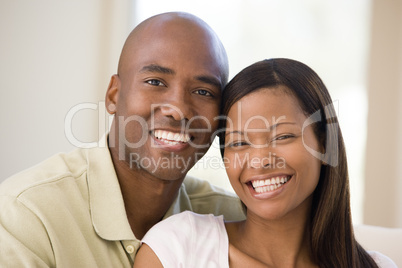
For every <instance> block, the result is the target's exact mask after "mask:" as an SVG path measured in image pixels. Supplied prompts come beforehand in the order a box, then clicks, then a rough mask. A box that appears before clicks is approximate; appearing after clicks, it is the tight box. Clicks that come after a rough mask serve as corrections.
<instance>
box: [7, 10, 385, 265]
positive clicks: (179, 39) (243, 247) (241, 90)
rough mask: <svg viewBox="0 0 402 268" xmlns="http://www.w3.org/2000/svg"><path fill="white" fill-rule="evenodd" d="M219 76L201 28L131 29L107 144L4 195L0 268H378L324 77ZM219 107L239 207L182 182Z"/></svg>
mask: <svg viewBox="0 0 402 268" xmlns="http://www.w3.org/2000/svg"><path fill="white" fill-rule="evenodd" d="M227 79H228V62H227V57H226V53H225V50H224V48H223V45H222V44H221V42H220V41H219V38H218V37H217V36H216V34H215V33H214V32H213V30H212V29H211V28H210V27H209V26H208V25H207V24H206V23H205V22H203V21H202V20H200V19H199V18H197V17H195V16H193V15H190V14H186V13H165V14H161V15H157V16H155V17H152V18H150V19H148V20H146V21H144V22H142V23H141V24H140V25H139V26H137V27H136V28H135V29H134V30H133V32H132V33H131V34H130V35H129V37H128V39H127V41H126V43H125V45H124V47H123V50H122V54H121V57H120V61H119V66H118V73H117V74H116V75H113V76H112V77H111V81H110V84H109V87H108V90H107V93H106V108H107V110H108V112H109V113H110V114H114V120H113V123H112V126H111V130H110V133H109V135H108V144H107V145H106V146H105V147H104V148H92V149H77V150H75V151H73V152H70V153H67V154H58V155H55V156H54V157H52V158H50V159H48V160H46V161H44V162H42V163H41V164H39V165H37V166H35V167H33V168H31V169H29V170H26V171H23V172H21V173H19V174H17V175H15V176H13V177H11V178H9V179H8V180H6V181H5V182H4V183H2V184H1V185H0V241H1V244H0V266H1V267H132V266H133V264H134V263H135V265H139V266H143V265H145V266H146V267H149V266H150V265H151V264H153V263H155V264H159V265H161V263H160V262H162V263H164V262H165V261H166V262H169V261H170V260H169V259H166V258H165V254H168V256H169V257H173V258H178V257H180V256H182V255H183V254H186V255H185V256H193V255H191V254H195V256H196V257H198V256H199V257H200V258H199V259H197V258H195V259H192V258H187V257H186V258H185V259H184V261H191V260H194V261H196V263H195V265H196V266H197V265H198V266H199V267H211V266H212V265H213V264H212V263H214V262H215V263H216V266H218V267H219V266H221V262H220V261H221V260H220V258H222V262H223V263H222V266H225V265H226V266H227V265H228V261H229V262H230V265H231V266H233V267H235V266H242V267H244V266H246V267H247V266H252V267H258V265H259V266H264V267H265V266H269V265H270V266H277V267H286V266H298V267H303V266H308V267H311V266H313V267H314V266H319V267H376V265H375V262H374V261H373V259H372V258H371V257H370V255H368V254H367V253H366V252H365V251H364V249H362V248H361V247H360V246H359V245H358V244H357V242H356V241H355V239H354V236H353V230H352V225H351V220H350V209H349V196H348V195H349V189H348V178H347V171H346V170H347V169H346V160H345V154H344V153H345V151H344V147H343V143H342V138H341V134H340V131H339V129H338V128H337V122H336V116H335V114H334V113H333V109H332V108H331V106H330V104H331V99H330V97H329V95H328V92H327V91H326V89H325V87H324V85H322V83H321V81H320V79H319V78H318V77H317V76H316V75H315V74H314V72H312V71H311V70H310V69H309V68H308V67H306V66H305V65H303V64H301V63H298V62H295V61H291V60H285V59H282V60H281V59H277V60H268V61H262V62H260V63H257V64H255V65H252V66H251V67H249V68H247V69H246V70H245V71H243V72H242V73H240V74H239V75H238V76H236V78H234V79H233V80H232V82H231V83H230V84H229V85H228V86H227V87H226V90H225V91H223V96H222V89H223V88H224V87H225V85H226V83H227ZM265 80H267V81H265ZM221 100H223V102H222V103H223V104H224V106H223V107H222V113H223V114H224V115H227V118H226V121H224V122H221V124H222V125H221V126H224V127H226V130H225V132H220V141H221V145H222V148H223V149H222V151H223V155H224V160H225V164H226V167H227V171H228V174H229V178H230V180H231V183H232V185H233V188H234V189H235V191H236V193H237V194H238V196H239V197H240V199H241V201H242V203H240V201H239V199H238V198H237V197H236V196H234V195H232V194H230V193H227V192H225V191H223V190H220V189H217V188H215V187H213V186H211V185H209V184H208V183H206V182H203V181H201V180H197V179H194V178H190V177H187V178H185V177H186V176H185V175H186V173H187V171H188V169H189V168H191V167H192V166H193V165H194V163H195V162H196V160H197V156H199V155H202V154H204V153H205V152H206V151H207V149H208V148H209V146H210V144H211V142H212V140H213V134H214V133H216V130H217V129H218V124H219V121H218V120H216V118H217V116H218V114H219V111H220V109H221V108H220V103H221ZM328 105H329V106H328ZM317 111H318V112H319V113H321V114H318V116H321V117H320V118H318V119H317V118H316V117H314V118H311V117H310V119H311V122H310V121H306V119H307V118H309V116H310V115H312V114H314V113H316V112H317ZM249 119H252V120H249ZM305 122H307V124H306V123H305ZM253 130H257V131H253ZM268 130H269V131H268ZM302 134H303V135H302ZM331 135H332V136H331ZM332 149H337V150H338V152H337V154H333V153H332V151H331V150H332ZM133 156H135V157H133ZM160 159H163V161H167V162H168V163H171V164H172V165H168V166H164V167H162V166H157V165H156V164H155V163H159V162H158V161H159V160H160ZM178 159H180V160H183V161H177V160H178ZM239 159H240V160H241V163H239V161H238V160H239ZM277 160H282V161H277ZM174 163H176V164H174ZM177 163H183V164H177ZM184 163H186V164H184ZM242 204H243V206H242ZM244 208H245V212H246V214H247V220H245V221H244V219H245V216H244V212H243V209H244ZM182 211H193V212H196V213H200V214H209V213H212V214H214V215H216V216H218V217H217V218H215V217H214V216H199V215H198V214H191V213H189V212H185V213H184V214H178V213H179V212H182ZM173 214H178V215H179V216H173V217H170V218H168V217H169V216H171V215H173ZM219 215H223V217H224V219H225V220H227V221H228V222H225V223H224V222H223V220H222V217H220V216H219ZM176 217H177V218H176ZM166 218H168V219H167V220H164V219H166ZM161 220H164V221H161ZM158 222H162V224H161V225H156V224H157V223H158ZM177 222H178V223H180V224H181V225H180V226H179V227H176V224H177ZM153 226H155V229H152V230H151V231H150V232H148V231H149V230H150V229H151V228H152V227H153ZM200 227H201V228H200ZM176 228H178V229H176ZM158 229H162V232H161V231H158ZM165 229H172V230H170V231H168V230H166V231H165ZM177 230H179V233H177ZM194 231H197V232H198V231H200V232H202V233H200V234H198V233H194ZM147 232H148V234H147V235H146V236H145V234H146V233H147ZM184 232H186V237H188V238H193V239H194V240H191V239H190V240H186V239H185V237H184ZM205 232H207V236H205V235H204V236H203V234H204V233H205ZM177 234H178V236H179V239H181V240H177V241H174V240H173V237H174V236H175V235H177ZM215 234H216V235H215ZM166 240H168V241H167V242H166ZM141 241H143V242H144V244H143V247H142V249H141V253H140V254H139V255H138V258H137V257H136V252H137V250H138V249H139V248H140V245H141ZM171 242H172V243H173V244H170V243H171ZM211 243H212V245H210V244H211ZM209 245H210V246H209ZM217 245H218V246H219V248H217V247H216V246H217ZM200 247H201V248H200ZM169 248H170V249H171V250H173V252H168V251H167V249H169ZM159 249H160V251H159ZM179 249H180V250H185V249H188V252H185V251H181V252H180V251H177V250H179ZM211 249H212V250H211ZM154 252H155V253H156V256H158V257H159V258H160V260H159V259H158V258H156V256H155V253H154ZM202 254H207V256H208V257H207V258H206V257H205V255H202ZM211 254H218V259H216V258H215V257H214V256H213V255H211ZM228 254H229V258H228ZM371 256H373V258H374V259H376V261H377V262H378V263H379V265H381V264H380V262H381V261H386V260H387V259H386V258H385V257H383V256H381V255H379V254H374V255H371ZM134 260H136V262H134ZM200 261H210V263H206V264H205V263H201V262H200ZM173 262H174V263H173V266H179V262H176V261H175V260H174V261H173ZM204 264H205V265H204ZM210 264H211V265H210ZM183 265H184V267H188V266H190V265H193V264H188V266H187V263H184V264H183ZM166 266H167V267H169V264H167V265H166Z"/></svg>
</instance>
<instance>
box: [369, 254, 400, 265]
mask: <svg viewBox="0 0 402 268" xmlns="http://www.w3.org/2000/svg"><path fill="white" fill-rule="evenodd" d="M367 253H368V254H370V256H371V258H373V260H374V261H375V263H376V264H377V265H378V266H379V267H380V268H398V266H396V264H395V263H394V262H393V261H392V260H391V259H390V258H389V257H387V256H385V255H384V254H381V253H380V252H378V251H367Z"/></svg>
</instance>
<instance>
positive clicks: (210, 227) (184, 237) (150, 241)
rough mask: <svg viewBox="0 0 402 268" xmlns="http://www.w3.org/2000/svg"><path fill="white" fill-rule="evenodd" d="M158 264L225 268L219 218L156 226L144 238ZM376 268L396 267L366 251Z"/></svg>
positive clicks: (184, 217) (183, 216)
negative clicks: (156, 257) (158, 261)
mask: <svg viewBox="0 0 402 268" xmlns="http://www.w3.org/2000/svg"><path fill="white" fill-rule="evenodd" d="M142 242H143V243H146V244H147V245H148V246H150V247H151V248H152V250H153V251H154V252H155V254H156V255H157V256H158V258H159V260H160V261H161V263H162V265H163V266H164V267H166V268H171V267H185V268H191V267H210V268H214V267H220V268H222V267H223V268H228V267H229V258H228V252H229V240H228V236H227V233H226V229H225V225H224V221H223V216H218V217H216V216H214V215H212V214H209V215H200V214H196V213H194V212H190V211H185V212H182V213H179V214H176V215H173V216H171V217H169V218H167V219H166V220H163V221H161V222H159V223H158V224H156V225H155V226H154V227H152V228H151V230H149V232H148V233H147V234H146V235H145V236H144V238H143V240H142ZM368 253H369V254H370V256H371V257H372V258H373V259H374V261H375V262H376V263H377V265H378V266H379V267H380V268H397V266H396V264H395V263H394V262H393V261H392V260H391V259H390V258H388V257H387V256H385V255H383V254H381V253H379V252H376V251H369V252H368Z"/></svg>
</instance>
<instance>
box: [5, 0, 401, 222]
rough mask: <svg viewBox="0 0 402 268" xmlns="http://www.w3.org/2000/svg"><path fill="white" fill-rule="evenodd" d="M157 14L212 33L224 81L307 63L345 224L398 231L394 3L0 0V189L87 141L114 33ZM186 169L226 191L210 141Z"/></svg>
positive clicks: (92, 140) (121, 35)
mask: <svg viewBox="0 0 402 268" xmlns="http://www.w3.org/2000/svg"><path fill="white" fill-rule="evenodd" d="M167 11H187V12H190V13H193V14H195V15H197V16H199V17H201V18H202V19H203V20H205V21H206V22H207V23H208V24H209V25H210V26H211V27H212V28H213V29H214V30H215V31H216V32H217V34H218V35H219V37H220V38H221V40H222V42H223V44H224V45H225V47H226V49H227V53H228V56H229V62H230V78H231V77H233V76H234V75H235V74H236V73H237V72H239V71H240V70H241V69H243V68H244V67H246V66H247V65H250V64H252V63H254V62H255V61H259V60H262V59H265V58H273V57H285V58H292V59H296V60H299V61H302V62H304V63H306V64H307V65H309V66H310V67H312V68H313V69H314V70H315V71H316V72H317V73H318V74H319V75H320V77H321V78H322V79H323V80H324V82H325V84H326V85H327V87H328V89H329V91H330V93H331V95H332V98H333V100H334V101H335V107H336V109H337V112H338V116H339V119H340V126H341V128H342V131H343V134H344V138H345V143H346V148H347V155H348V161H349V172H350V182H351V196H352V213H353V221H354V223H355V224H363V223H364V224H371V225H380V226H386V227H402V194H401V193H402V165H401V164H402V139H401V136H402V124H401V123H402V105H401V103H402V1H401V0H371V1H370V0H354V1H349V0H338V1H320V0H303V1H300V0H281V1H279V0H252V1H246V0H218V1H217V0H204V1H186V0H170V1H164V0H135V1H129V0H121V1H108V0H96V1H95V0H86V1H78V0H71V1H61V0H57V1H56V0H36V1H28V0H1V1H0V34H1V41H2V42H1V43H0V48H1V49H0V90H1V98H0V111H1V112H0V126H1V136H0V137H1V140H0V167H1V168H0V182H1V181H3V180H4V179H6V178H7V177H9V176H11V175H12V174H14V173H17V172H19V171H21V170H22V169H25V168H28V167H30V166H32V165H35V164H37V163H39V162H40V161H42V160H44V159H45V158H48V157H50V156H51V155H53V154H55V153H58V152H61V151H70V150H72V149H73V148H74V147H76V146H85V145H88V146H93V145H96V144H97V141H98V140H99V139H101V138H102V136H103V134H104V133H105V131H107V129H108V125H109V122H110V117H108V115H107V114H106V112H105V108H104V102H103V101H104V95H105V91H106V89H107V86H108V83H109V79H110V76H111V75H113V74H114V73H116V70H117V62H118V59H119V55H120V52H121V48H122V46H123V43H124V41H125V38H126V37H127V35H128V34H129V32H130V31H131V30H132V28H133V27H135V25H137V24H138V23H139V22H141V21H142V20H144V19H146V18H148V17H150V16H152V15H155V14H158V13H162V12H167ZM190 173H191V174H192V175H195V176H198V177H202V178H205V179H208V180H210V181H211V182H212V183H213V184H215V185H218V186H221V187H224V188H226V189H228V190H232V189H231V187H230V184H229V182H228V179H227V177H226V173H225V171H224V169H223V166H222V162H221V160H220V155H219V152H218V149H217V145H216V144H215V145H213V146H212V147H211V149H210V150H209V151H208V153H207V155H206V156H205V157H204V158H203V159H201V160H200V162H199V163H198V164H197V165H196V166H195V167H194V168H193V169H192V170H191V171H190Z"/></svg>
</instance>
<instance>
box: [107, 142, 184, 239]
mask: <svg viewBox="0 0 402 268" xmlns="http://www.w3.org/2000/svg"><path fill="white" fill-rule="evenodd" d="M111 155H112V159H113V164H114V167H115V170H116V174H117V178H118V180H119V184H120V189H121V192H122V195H123V200H124V204H125V209H126V213H127V218H128V221H129V223H130V226H131V230H132V231H133V233H134V235H135V236H136V238H137V239H142V238H143V236H144V235H145V233H146V232H147V231H148V230H149V229H150V228H151V227H152V226H153V225H155V224H156V223H158V222H159V221H160V220H162V218H163V216H164V215H165V214H166V212H167V210H168V209H169V208H170V206H171V204H172V203H173V201H174V200H175V198H176V197H177V194H178V191H179V189H180V186H181V184H182V182H183V179H184V178H180V179H179V178H178V179H177V180H173V181H168V180H162V179H159V178H156V177H154V176H153V175H152V174H150V173H148V172H146V171H144V170H141V169H131V168H130V167H129V165H128V163H126V162H125V161H121V160H119V159H118V157H117V156H118V155H116V154H114V153H113V152H112V150H111Z"/></svg>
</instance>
